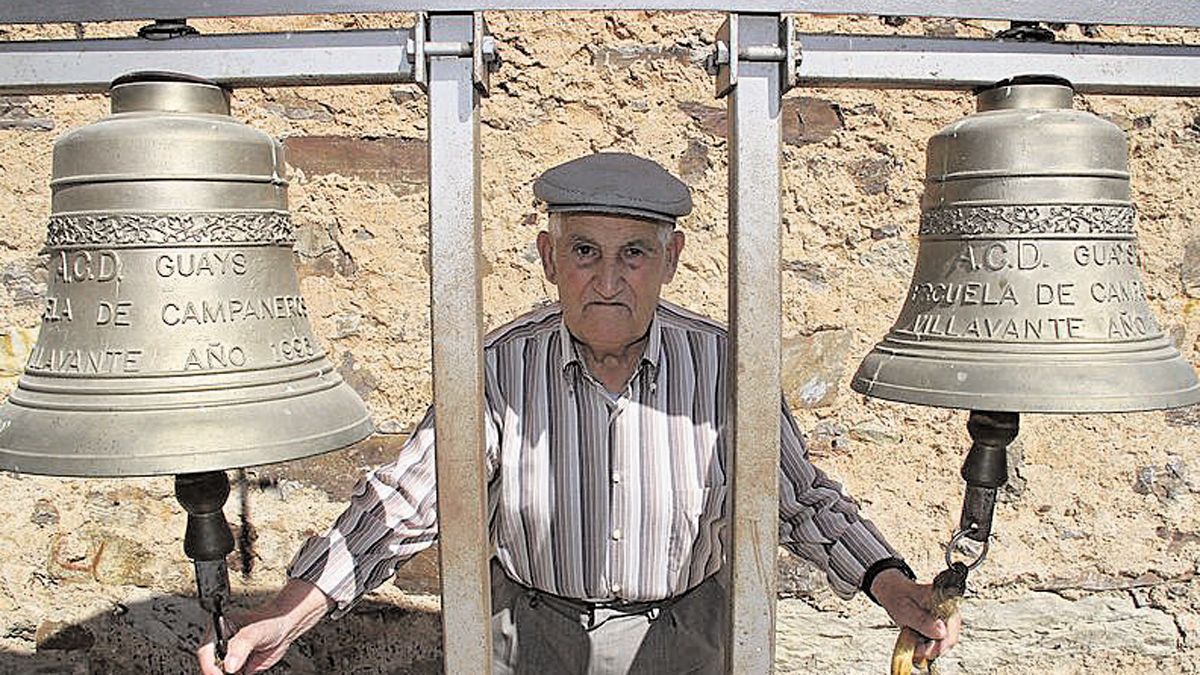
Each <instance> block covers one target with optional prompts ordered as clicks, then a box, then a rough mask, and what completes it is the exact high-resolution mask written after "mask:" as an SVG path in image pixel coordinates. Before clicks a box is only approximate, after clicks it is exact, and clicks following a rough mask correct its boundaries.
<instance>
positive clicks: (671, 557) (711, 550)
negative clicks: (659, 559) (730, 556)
mask: <svg viewBox="0 0 1200 675" xmlns="http://www.w3.org/2000/svg"><path fill="white" fill-rule="evenodd" d="M727 492H728V489H727V487H726V486H725V485H709V486H697V487H694V488H688V489H685V490H673V491H672V506H671V538H670V545H669V551H668V556H667V567H668V568H669V569H670V571H671V574H672V576H677V575H678V574H679V573H681V572H682V573H684V575H685V577H689V578H690V576H692V575H691V574H689V571H690V570H695V571H697V572H703V571H704V570H705V569H707V568H709V562H710V561H711V560H712V557H713V556H714V555H716V556H720V555H722V551H721V544H720V536H721V530H722V528H723V527H724V525H725V523H724V519H723V518H722V514H723V512H724V510H725V498H726V494H727ZM687 580H688V579H687V578H685V579H683V580H682V581H685V582H686V581H687ZM696 581H699V579H696Z"/></svg>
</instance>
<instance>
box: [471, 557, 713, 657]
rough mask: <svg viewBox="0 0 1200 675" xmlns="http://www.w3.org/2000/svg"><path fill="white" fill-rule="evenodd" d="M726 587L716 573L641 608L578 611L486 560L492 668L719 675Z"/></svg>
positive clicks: (572, 605)
mask: <svg viewBox="0 0 1200 675" xmlns="http://www.w3.org/2000/svg"><path fill="white" fill-rule="evenodd" d="M726 615H727V610H726V592H725V589H724V588H723V587H722V586H721V584H720V583H719V582H718V581H717V578H716V575H714V576H713V577H710V578H709V579H708V580H706V581H704V582H703V583H701V584H700V585H699V586H697V587H695V588H693V589H692V590H691V591H690V592H688V593H687V594H686V595H684V596H682V597H680V598H678V599H677V600H675V601H674V602H671V603H667V604H664V606H663V607H661V608H657V609H651V610H649V611H645V612H641V613H628V612H624V611H621V610H616V609H597V610H594V611H586V610H584V611H581V610H580V609H579V607H578V606H577V604H575V603H571V602H564V601H563V600H562V599H560V598H557V597H556V596H552V595H546V594H543V593H539V592H538V591H535V590H532V589H530V588H527V587H525V586H522V585H520V584H518V583H516V582H514V581H513V580H512V579H509V578H508V576H507V575H506V574H505V573H504V571H503V570H502V569H501V567H500V565H499V564H498V563H496V562H495V561H494V560H493V561H492V664H493V665H492V673H493V675H525V674H526V673H530V674H532V675H585V674H586V675H617V674H621V675H624V674H626V673H629V674H632V675H677V674H678V675H682V674H684V673H689V674H690V673H696V674H698V675H708V674H710V673H711V674H713V675H718V674H720V673H724V672H725V645H724V640H725V633H726V626H727V621H726V620H725V618H724V617H725V616H726Z"/></svg>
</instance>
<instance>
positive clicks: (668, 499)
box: [198, 153, 959, 675]
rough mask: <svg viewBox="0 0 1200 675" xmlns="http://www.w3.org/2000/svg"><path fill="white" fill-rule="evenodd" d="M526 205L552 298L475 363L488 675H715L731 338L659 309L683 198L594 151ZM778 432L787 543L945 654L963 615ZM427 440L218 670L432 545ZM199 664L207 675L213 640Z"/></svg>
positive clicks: (360, 492)
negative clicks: (488, 609)
mask: <svg viewBox="0 0 1200 675" xmlns="http://www.w3.org/2000/svg"><path fill="white" fill-rule="evenodd" d="M534 192H535V194H536V195H537V196H538V197H539V198H540V199H541V200H543V201H544V202H546V204H547V209H548V211H549V228H548V231H545V232H540V233H539V234H538V237H537V248H538V252H539V254H540V255H541V260H542V266H543V269H544V271H545V274H546V279H547V280H548V281H549V282H550V283H552V284H554V285H555V286H556V287H557V288H558V295H559V302H558V303H557V304H553V305H549V306H547V307H545V308H542V309H539V310H535V311H533V312H531V313H529V314H526V315H525V316H522V317H520V318H518V319H516V320H515V321H513V322H512V323H510V324H508V325H506V326H504V327H502V328H499V329H498V330H496V331H495V332H493V333H492V334H491V335H490V336H489V338H488V340H487V345H486V350H485V353H486V399H487V408H488V410H487V413H488V414H487V417H486V419H487V447H486V448H485V454H484V456H483V457H481V461H484V462H486V463H487V472H488V477H489V481H488V490H489V497H490V505H491V518H490V523H491V540H492V544H493V547H494V549H493V551H492V555H493V558H492V609H493V617H492V623H493V626H492V629H493V636H494V642H493V656H494V662H495V666H494V672H496V673H514V672H519V673H525V672H539V673H544V674H547V675H549V674H551V673H553V674H555V675H557V674H559V673H563V674H572V673H655V674H663V673H719V672H722V671H723V669H724V644H723V640H724V638H725V626H726V625H727V619H725V618H724V617H725V607H726V602H727V593H726V587H727V580H726V579H725V575H724V574H722V568H723V564H724V561H725V558H726V549H727V548H728V546H729V542H728V533H729V527H728V522H727V520H728V509H729V504H728V500H727V499H726V495H727V491H728V485H727V466H728V465H727V462H728V458H727V433H728V416H727V411H726V407H725V396H726V389H725V379H726V372H727V367H728V363H727V352H726V347H727V344H726V337H725V330H724V329H723V328H722V327H721V326H719V325H718V324H716V323H714V322H712V321H710V320H708V319H705V318H703V317H701V316H698V315H696V314H693V313H691V312H688V311H686V310H684V309H681V308H679V307H676V306H674V305H671V304H668V303H666V302H664V301H662V300H660V297H659V295H660V292H661V290H662V287H663V285H664V284H666V283H668V282H670V281H671V279H672V277H674V275H675V271H676V268H677V266H678V263H679V256H680V254H681V253H682V251H683V246H684V235H683V233H682V232H680V231H678V230H676V229H675V221H676V219H677V218H679V217H680V216H683V215H686V214H687V213H688V212H689V211H690V210H691V205H692V204H691V198H690V195H689V193H688V190H687V187H686V186H685V185H684V184H683V183H681V182H680V181H678V180H677V179H675V178H674V177H673V176H671V175H670V174H669V173H667V172H666V171H665V170H664V169H663V168H662V167H660V166H659V165H657V164H655V163H653V162H650V161H648V160H645V159H641V158H638V157H635V156H632V155H627V154H618V153H602V154H597V155H591V156H588V157H584V158H581V159H576V160H574V161H571V162H567V163H566V164H563V165H560V166H557V167H555V168H553V169H551V170H549V171H547V172H546V173H545V174H543V175H542V176H541V178H539V179H538V181H537V182H536V184H535V185H534ZM780 424H781V434H782V460H781V463H780V467H779V483H780V491H779V517H780V525H779V533H780V541H781V543H782V544H783V545H784V546H786V547H787V548H789V549H790V550H791V551H793V552H795V553H797V554H799V555H800V556H802V557H804V558H806V559H807V560H810V561H812V562H813V563H815V564H816V565H817V566H818V567H819V568H820V569H821V570H823V571H824V572H825V574H826V575H827V576H828V579H829V582H830V584H831V586H832V587H833V589H834V590H835V591H836V592H837V593H839V594H840V595H842V596H845V597H849V596H851V595H853V593H854V592H855V591H856V590H862V591H864V592H866V593H867V595H868V596H869V597H871V598H872V599H874V600H875V601H876V602H878V603H879V604H881V605H882V606H883V607H884V609H886V610H887V612H888V613H889V614H890V615H891V617H892V618H893V619H894V620H895V621H896V623H897V624H899V625H901V626H909V627H912V628H913V629H915V630H917V631H918V632H920V633H922V634H924V635H926V636H928V637H929V638H930V640H929V642H928V643H927V644H926V645H924V646H922V647H921V648H920V649H918V656H935V655H937V654H939V653H940V652H942V651H944V650H945V649H948V648H949V647H950V646H951V645H953V644H954V642H955V641H956V640H957V634H958V627H959V619H958V617H957V615H956V616H954V617H953V618H952V619H951V620H950V621H949V622H948V623H949V625H947V624H946V623H944V622H941V621H938V620H937V619H935V618H934V617H933V616H932V615H931V614H929V613H928V612H926V611H925V610H924V609H923V607H924V606H926V605H927V604H928V600H929V593H930V588H929V586H927V585H920V584H917V583H915V582H914V581H912V579H913V575H912V572H911V570H909V568H908V566H907V565H905V564H904V562H903V561H902V560H901V559H900V558H899V557H898V556H897V555H896V553H895V551H894V550H893V549H892V548H891V547H890V546H889V545H888V544H887V543H886V542H885V540H884V538H883V537H882V536H881V535H880V534H879V532H878V531H876V529H875V527H874V526H873V525H872V524H871V523H870V522H868V521H866V520H864V519H863V518H861V517H860V516H859V514H858V509H857V507H856V505H855V503H854V502H853V501H851V500H850V499H848V498H846V497H845V496H843V495H842V493H841V491H840V489H839V487H838V485H837V484H836V483H834V482H832V481H831V480H829V479H828V478H827V477H826V476H825V475H824V474H823V473H821V471H820V470H818V469H817V468H815V467H814V466H813V465H812V464H811V463H809V461H808V459H807V457H806V456H805V452H804V446H803V442H802V440H801V434H800V432H799V430H798V429H797V428H796V424H795V422H794V421H793V420H792V417H791V414H790V413H789V412H788V410H787V408H786V406H783V408H782V410H781V413H780ZM433 428H434V427H433V419H432V412H430V413H429V414H427V415H426V417H425V419H424V421H423V422H422V423H421V424H420V426H419V427H418V428H417V430H416V432H415V433H414V434H413V435H412V437H411V438H410V439H409V441H408V443H406V444H405V446H404V448H403V449H402V450H401V451H400V454H399V456H398V457H397V459H396V461H394V462H393V463H391V464H388V465H386V466H384V467H382V468H380V469H377V470H375V471H373V472H371V473H370V474H368V475H367V476H366V477H365V478H363V479H362V480H361V481H360V483H359V485H358V487H357V490H356V492H355V495H354V497H353V499H352V501H351V503H350V505H349V507H348V508H347V509H346V511H345V512H344V513H343V514H342V515H341V516H340V517H339V518H338V520H337V521H336V522H335V523H334V525H333V527H332V528H331V529H330V530H329V532H328V533H326V534H325V535H323V536H320V537H314V538H312V539H310V540H309V541H308V543H307V544H306V545H305V546H304V547H303V549H302V550H301V551H300V552H299V553H298V554H297V555H296V557H295V559H294V561H293V563H292V566H291V569H290V570H289V577H290V579H289V581H288V583H287V585H286V586H285V587H284V588H283V589H282V590H281V591H280V592H279V594H278V595H277V596H276V597H275V598H274V599H273V600H272V601H270V602H268V603H267V605H265V606H264V607H261V608H259V609H258V610H257V611H256V612H255V613H254V614H253V615H252V616H250V617H248V618H246V619H244V620H243V621H242V623H243V624H244V625H243V627H242V628H241V630H239V631H238V632H237V634H236V635H235V636H234V637H233V638H232V640H231V641H230V643H229V653H228V656H227V658H226V659H225V663H224V669H225V670H226V671H227V672H237V671H238V669H239V668H242V667H244V668H245V669H246V670H245V672H258V671H259V670H262V669H265V668H266V667H268V666H269V665H270V664H272V663H275V662H276V661H278V660H279V659H280V658H281V657H282V656H283V655H284V653H285V651H286V650H287V648H288V645H289V644H290V643H291V642H292V641H293V640H295V639H296V638H297V637H298V636H299V635H301V634H302V633H303V632H304V631H306V630H308V629H309V628H311V627H312V626H313V625H315V624H316V623H317V622H318V621H320V619H321V618H322V617H323V616H325V614H326V613H329V612H330V611H331V610H332V614H333V615H334V616H337V615H340V614H342V613H344V612H345V611H346V610H347V609H348V608H349V607H350V606H351V605H352V604H354V602H355V601H356V600H357V599H358V598H359V597H361V596H362V595H363V594H364V593H366V592H367V591H369V590H371V589H372V588H375V587H376V586H378V585H379V584H381V583H382V582H384V581H385V580H386V579H387V578H388V577H390V576H391V575H392V574H393V573H394V572H395V570H396V567H397V566H399V565H401V564H403V563H404V561H405V560H407V559H408V558H409V557H411V556H412V555H414V554H416V553H417V552H418V551H420V550H422V549H424V548H426V547H428V546H430V545H431V544H432V543H433V541H434V540H435V539H436V537H437V503H436V499H435V495H436V493H435V485H434V475H435V474H434V445H435V442H434V431H433ZM445 497H446V496H445V495H443V498H445ZM198 655H199V657H200V664H201V669H202V670H203V671H204V672H205V673H209V674H215V673H217V672H219V671H218V670H217V668H216V667H215V666H214V665H213V647H212V644H211V642H210V643H208V644H206V645H204V646H202V647H201V648H200V650H199V652H198ZM882 656H883V655H881V660H882Z"/></svg>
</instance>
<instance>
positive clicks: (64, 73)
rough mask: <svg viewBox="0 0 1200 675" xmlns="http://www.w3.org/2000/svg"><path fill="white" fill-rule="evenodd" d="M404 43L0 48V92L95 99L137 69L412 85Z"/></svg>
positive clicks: (403, 36) (81, 43) (316, 34)
mask: <svg viewBox="0 0 1200 675" xmlns="http://www.w3.org/2000/svg"><path fill="white" fill-rule="evenodd" d="M411 42H412V31H410V30H407V29H404V30H356V31H309V32H302V33H244V34H238V35H191V36H184V37H177V38H171V39H168V40H147V39H143V38H114V39H103V40H36V41H25V42H0V93H3V94H13V93H23V94H58V93H79V92H102V91H107V90H108V85H109V83H110V82H112V81H113V80H114V79H116V78H117V77H118V76H120V75H124V74H126V73H130V72H134V71H138V70H173V71H178V72H185V73H188V74H190V75H196V76H198V77H205V78H208V79H210V80H214V81H216V82H220V83H221V84H224V85H226V86H230V87H248V86H254V87H274V86H289V85H310V84H311V85H331V84H393V83H401V82H412V81H413V67H412V59H411V57H410V55H409V51H408V50H409V48H410V47H409V45H410V44H411Z"/></svg>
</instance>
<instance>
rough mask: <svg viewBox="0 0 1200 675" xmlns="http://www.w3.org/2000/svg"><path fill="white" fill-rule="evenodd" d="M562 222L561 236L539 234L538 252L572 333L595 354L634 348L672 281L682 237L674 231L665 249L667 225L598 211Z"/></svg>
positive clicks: (568, 216)
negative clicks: (556, 291)
mask: <svg viewBox="0 0 1200 675" xmlns="http://www.w3.org/2000/svg"><path fill="white" fill-rule="evenodd" d="M561 224H562V232H561V234H559V236H558V237H553V236H552V235H551V234H550V233H549V232H541V233H539V234H538V239H537V246H538V252H539V253H540V254H541V257H542V267H543V268H544V270H545V272H546V279H547V280H548V281H549V282H550V283H552V284H554V285H555V286H557V287H558V297H559V301H560V302H561V303H562V309H563V320H564V321H566V324H567V328H568V329H569V330H570V331H571V334H572V335H574V336H575V337H576V338H577V339H579V340H580V341H582V342H583V343H584V344H585V345H587V346H588V347H590V348H591V349H593V350H595V351H613V350H620V349H623V348H624V347H626V346H628V345H630V344H632V343H634V342H637V341H638V340H639V339H641V338H642V336H644V335H645V334H646V330H647V329H648V328H649V327H650V321H651V319H652V318H653V317H654V309H655V307H657V306H658V296H659V292H660V291H661V290H662V287H663V284H666V283H668V282H670V281H671V278H672V277H674V276H675V268H676V265H677V264H678V262H679V252H680V251H681V250H682V249H683V233H682V232H677V231H676V232H671V234H670V237H669V238H668V239H667V241H666V243H665V244H664V243H663V240H662V238H661V237H660V229H661V228H664V227H667V226H666V225H661V224H658V223H654V222H652V221H648V220H642V219H639V218H632V217H628V216H619V215H607V214H600V213H567V214H563V215H562V216H561Z"/></svg>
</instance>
